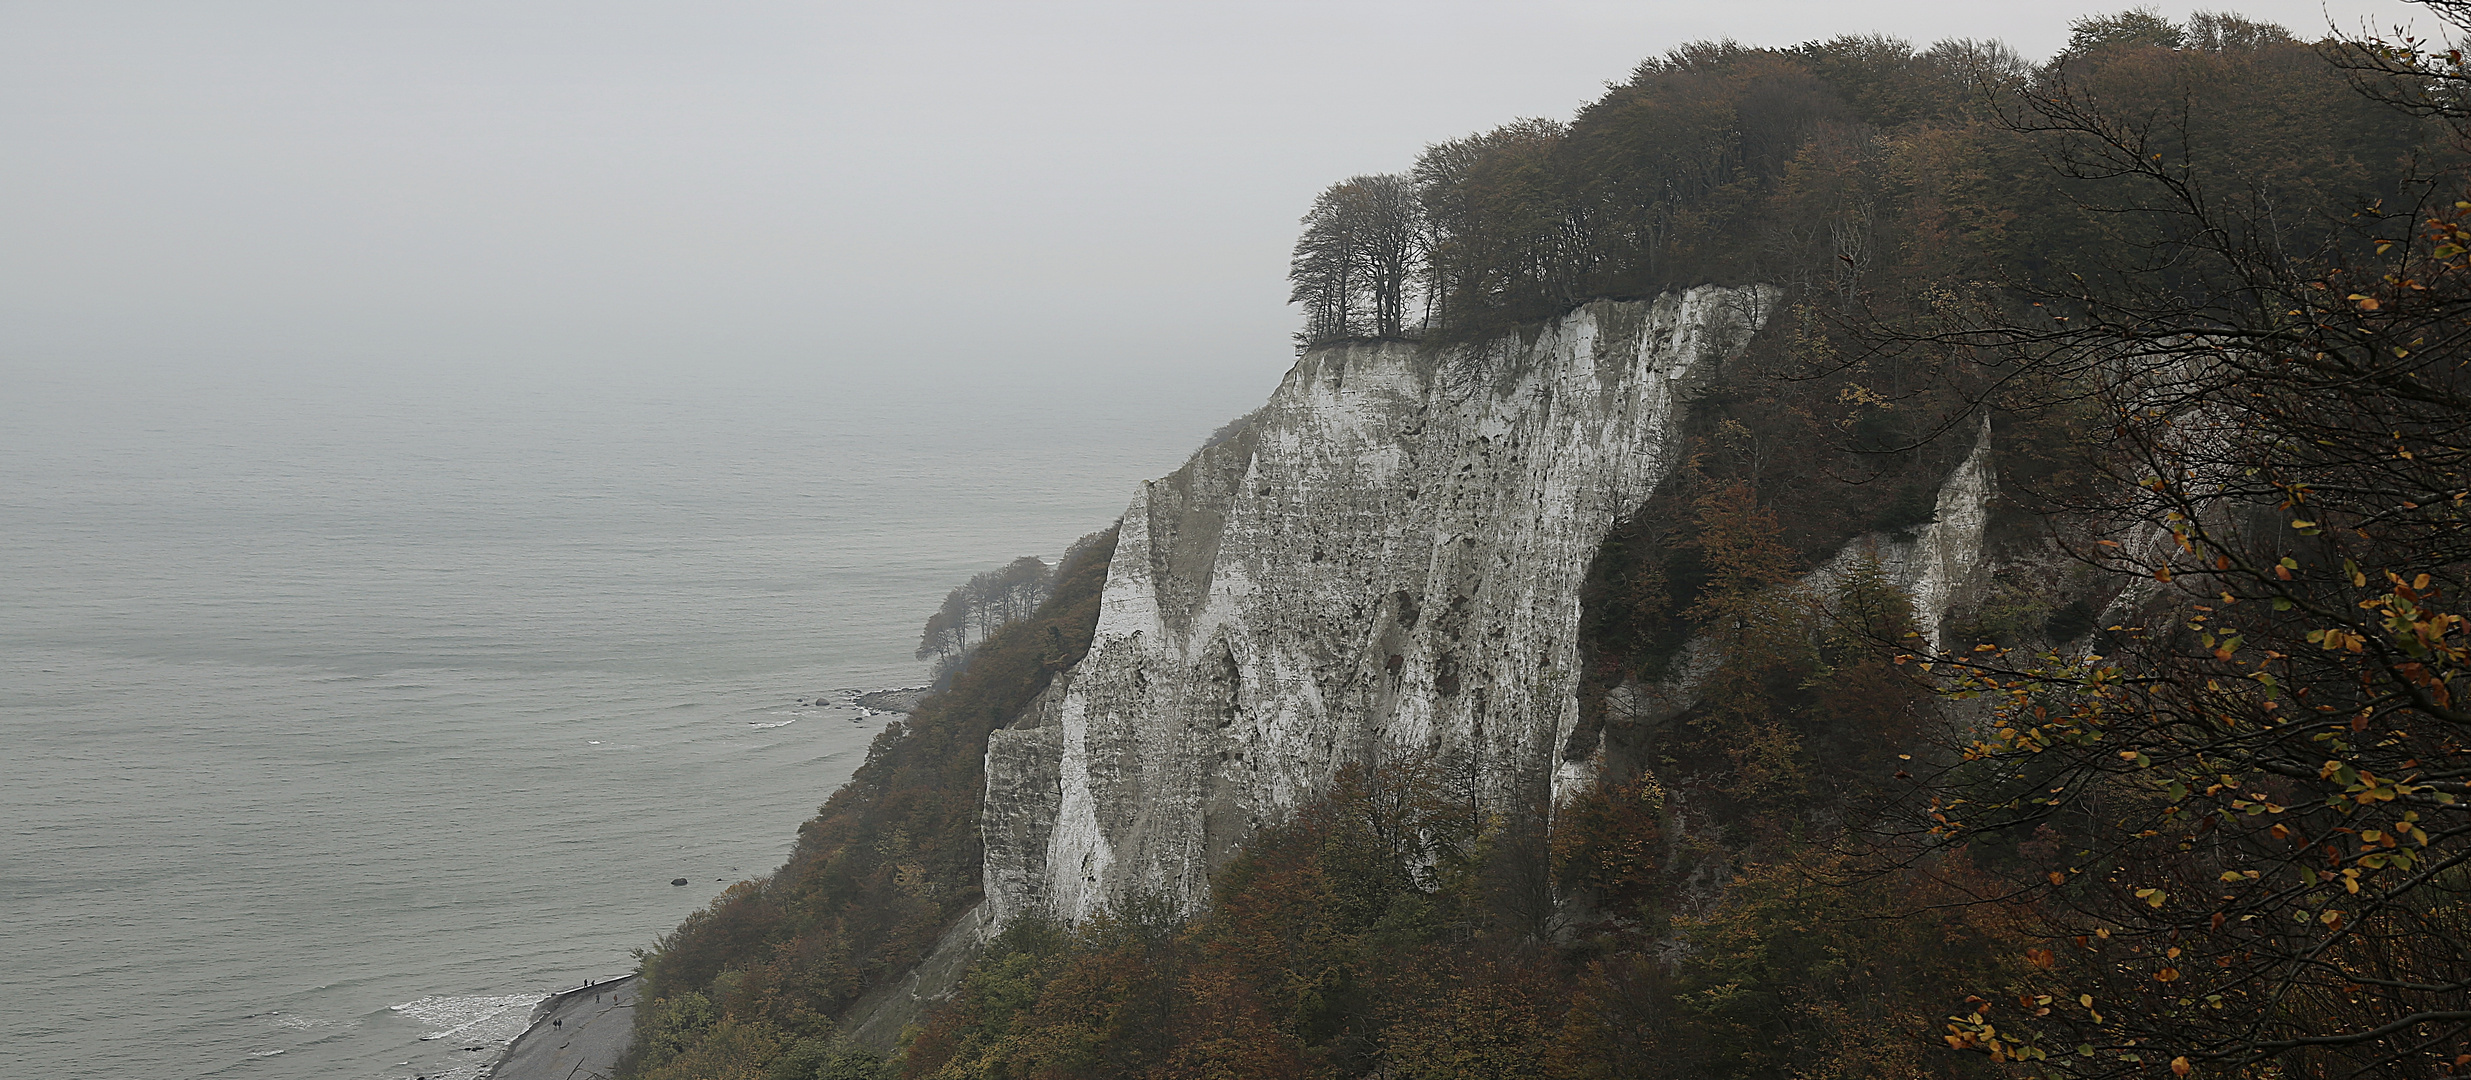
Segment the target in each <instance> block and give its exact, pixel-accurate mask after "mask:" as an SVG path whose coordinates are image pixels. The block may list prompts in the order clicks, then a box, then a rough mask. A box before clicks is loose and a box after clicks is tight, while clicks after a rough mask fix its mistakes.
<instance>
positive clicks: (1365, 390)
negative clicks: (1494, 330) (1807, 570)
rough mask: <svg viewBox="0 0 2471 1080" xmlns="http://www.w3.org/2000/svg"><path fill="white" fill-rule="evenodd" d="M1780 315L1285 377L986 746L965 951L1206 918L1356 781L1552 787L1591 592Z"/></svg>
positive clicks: (1622, 320) (1748, 314)
mask: <svg viewBox="0 0 2471 1080" xmlns="http://www.w3.org/2000/svg"><path fill="white" fill-rule="evenodd" d="M1772 302H1773V294H1772V293H1770V292H1768V291H1766V290H1762V289H1756V288H1742V289H1729V288H1717V287H1704V288H1699V289H1694V290H1691V291H1690V292H1689V293H1687V294H1683V295H1680V296H1666V297H1663V298H1660V299H1658V300H1655V301H1653V302H1602V303H1597V304H1592V305H1589V306H1587V307H1585V308H1582V309H1580V310H1578V311H1576V312H1573V313H1572V314H1570V315H1568V316H1565V317H1563V318H1561V319H1559V320H1556V321H1555V322H1553V323H1551V324H1548V325H1547V326H1545V327H1544V328H1543V329H1542V330H1541V331H1540V332H1538V333H1537V334H1536V336H1534V337H1533V338H1532V339H1530V338H1517V337H1514V338H1511V339H1509V340H1507V341H1503V342H1496V343H1494V344H1492V345H1489V346H1486V347H1483V348H1476V349H1458V350H1432V349H1425V348H1421V347H1418V346H1413V345H1408V344H1399V343H1380V344H1361V345H1345V346H1330V347H1324V348H1321V349H1317V350H1314V351H1312V352H1310V353H1308V354H1306V355H1305V356H1304V357H1303V358H1302V359H1301V360H1300V361H1299V362H1298V363H1297V365H1296V367H1295V369H1294V370H1293V371H1292V372H1290V373H1289V374H1288V376H1287V379H1286V381H1285V382H1284V383H1283V384H1282V385H1280V387H1279V388H1278V390H1277V392H1276V393H1275V394H1273V395H1272V396H1271V398H1270V401H1269V404H1268V405H1267V406H1265V407H1264V408H1263V409H1262V410H1261V412H1260V413H1258V414H1257V415H1256V416H1255V417H1254V418H1253V422H1252V423H1251V425H1250V426H1249V429H1248V430H1246V431H1245V432H1244V433H1243V434H1241V435H1239V436H1238V437H1236V438H1234V439H1231V440H1229V441H1228V442H1225V443H1222V444H1220V445H1217V446H1214V447H1211V448H1209V449H1206V450H1204V451H1202V452H1201V453H1199V454H1197V455H1195V456H1194V458H1193V460H1192V461H1191V462H1189V463H1187V464H1186V465H1185V467H1184V468H1183V469H1181V470H1179V471H1178V472H1176V473H1175V474H1174V475H1172V476H1169V477H1167V478H1165V479H1163V480H1157V481H1152V482H1150V483H1148V484H1145V485H1144V486H1143V488H1142V490H1141V492H1140V493H1139V494H1138V495H1136V496H1135V497H1134V499H1133V502H1132V505H1131V507H1130V508H1129V509H1128V510H1127V511H1126V513H1125V517H1124V528H1123V533H1122V534H1121V537H1120V539H1119V541H1118V545H1117V548H1116V553H1115V560H1114V563H1113V566H1112V568H1111V569H1110V571H1109V576H1108V580H1107V586H1106V592H1105V595H1104V599H1103V601H1102V606H1101V609H1100V614H1099V619H1098V629H1097V638H1096V641H1095V642H1094V643H1093V645H1092V646H1091V649H1090V653H1089V655H1088V656H1087V657H1086V658H1085V659H1083V660H1082V661H1081V663H1080V664H1078V665H1076V666H1075V667H1074V668H1073V669H1072V670H1071V671H1069V672H1067V673H1065V674H1064V675H1062V676H1061V677H1059V678H1058V679H1057V680H1056V682H1055V684H1054V685H1053V686H1052V687H1051V688H1050V689H1049V690H1048V692H1047V694H1046V696H1045V697H1043V698H1042V699H1041V700H1040V702H1039V703H1038V705H1037V706H1036V707H1034V708H1033V709H1032V710H1031V711H1030V713H1029V714H1028V715H1026V716H1025V717H1023V718H1022V720H1021V721H1019V722H1018V723H1016V725H1015V726H1014V727H1013V728H1011V729H1008V730H1004V731H998V732H995V733H994V735H993V737H992V738H991V739H990V740H989V743H988V748H987V792H986V800H987V801H986V806H985V813H984V815H983V818H982V821H983V829H984V834H985V839H986V887H987V908H988V910H987V911H986V912H985V913H984V915H985V917H986V923H987V924H988V925H1002V924H1003V923H1005V922H1007V921H1009V920H1010V919H1012V918H1013V917H1015V916H1017V915H1019V914H1022V913H1024V912H1029V911H1046V912H1050V913H1052V914H1054V915H1056V916H1058V917H1061V918H1063V919H1066V920H1068V921H1077V920H1079V919H1081V918H1084V917H1086V916H1088V915H1090V914H1091V913H1093V912H1095V911H1097V910H1099V909H1101V908H1103V907H1104V906H1105V905H1106V904H1107V903H1108V902H1110V901H1112V900H1114V899H1116V898H1118V897H1121V896H1123V895H1124V894H1126V893H1127V892H1129V891H1131V890H1136V889H1139V890H1147V891H1151V892H1163V893H1165V894H1167V895H1168V896H1170V897H1172V898H1174V899H1176V900H1179V901H1181V902H1182V903H1183V904H1185V905H1187V906H1193V905H1197V904H1198V903H1199V902H1201V900H1203V899H1204V897H1205V891H1206V889H1207V885H1208V879H1209V873H1210V871H1211V870H1212V869H1214V868H1215V867H1216V866H1218V865H1219V864H1220V863H1222V862H1223V861H1224V860H1225V859H1226V857H1227V856H1229V855H1230V854H1232V853H1233V852H1234V850H1235V849H1236V847H1237V845H1238V844H1240V843H1241V842H1242V841H1243V839H1244V838H1245V837H1246V836H1248V835H1250V834H1251V832H1252V831H1253V830H1254V829H1255V828H1257V827H1259V826H1262V825H1264V824H1267V823H1269V822H1272V821H1275V820H1278V819H1279V818H1280V817H1282V816H1283V815H1284V814H1285V813H1286V812H1287V811H1288V810H1289V809H1290V808H1292V807H1293V806H1295V805H1296V804H1297V803H1299V802H1301V801H1303V800H1305V799H1307V798H1309V797H1311V796H1312V795H1313V794H1315V793H1316V792H1318V791H1320V790H1322V789H1323V788H1324V787H1325V786H1326V785H1327V783H1328V782H1329V781H1330V780H1331V778H1332V777H1333V776H1334V775H1335V773H1336V772H1337V771H1338V769H1339V767H1340V766H1341V765H1342V764H1344V763H1346V762H1348V761H1351V760H1352V761H1362V762H1367V763H1373V764H1378V763H1379V762H1380V761H1382V760H1384V759H1385V757H1388V756H1390V755H1395V754H1398V753H1402V752H1417V751H1424V750H1433V749H1437V750H1440V751H1442V752H1444V753H1446V754H1451V755H1460V754H1472V755H1474V757H1475V759H1476V760H1477V762H1479V764H1480V768H1481V774H1482V775H1483V776H1484V777H1485V778H1486V783H1487V784H1489V785H1490V786H1491V787H1492V788H1493V789H1494V791H1495V792H1496V793H1497V794H1506V793H1508V792H1509V791H1511V790H1513V789H1519V788H1524V789H1526V790H1533V788H1532V784H1533V783H1535V782H1537V781H1539V780H1541V779H1544V778H1548V777H1552V776H1553V775H1554V773H1555V772H1556V770H1555V769H1554V761H1553V752H1554V750H1555V748H1557V747H1558V746H1560V745H1561V742H1562V740H1564V739H1565V738H1567V736H1568V734H1569V732H1570V729H1571V727H1572V726H1573V725H1574V724H1575V723H1576V721H1577V716H1578V704H1577V698H1576V689H1577V685H1578V662H1579V661H1578V626H1579V599H1578V596H1579V586H1580V583H1581V580H1582V579H1583V577H1584V576H1585V574H1586V572H1587V566H1588V562H1589V560H1590V559H1591V558H1592V557H1593V556H1594V555H1595V553H1596V549H1597V547H1598V545H1599V544H1600V543H1601V542H1602V541H1603V539H1604V535H1605V533H1606V531H1607V530H1608V529H1610V528H1611V526H1612V525H1613V523H1614V521H1615V520H1616V519H1617V518H1620V517H1622V516H1624V515H1626V514H1628V513H1631V512H1632V511H1634V510H1636V509H1637V508H1638V507H1639V506H1640V504H1641V503H1642V502H1643V501H1645V499H1646V498H1647V496H1648V495H1649V493H1650V492H1652V491H1653V490H1654V489H1655V486H1656V485H1657V483H1658V482H1659V481H1661V480H1662V479H1663V478H1664V477H1665V476H1666V475H1668V474H1669V473H1670V472H1671V470H1672V468H1673V466H1674V464H1675V462H1674V461H1673V460H1672V458H1673V451H1674V448H1675V444H1676V441H1677V440H1676V433H1677V430H1678V427H1679V423H1678V421H1679V419H1680V410H1681V407H1682V404H1683V402H1682V398H1683V394H1684V391H1685V390H1686V388H1687V387H1689V386H1690V385H1691V384H1692V383H1693V382H1695V381H1699V380H1704V379H1706V378H1709V377H1712V375H1713V374H1714V373H1715V372H1716V370H1717V369H1718V368H1720V367H1721V365H1722V364H1723V363H1724V361H1725V360H1726V359H1727V358H1728V357H1730V356H1732V355H1734V354H1736V353H1738V352H1739V350H1740V349H1741V347H1742V346H1743V345H1744V344H1745V343H1746V342H1747V341H1748V339H1749V336H1750V334H1751V333H1753V332H1754V331H1755V330H1756V329H1757V328H1758V327H1759V325H1760V324H1761V323H1762V322H1763V321H1764V319H1765V317H1766V313H1767V307H1768V305H1769V304H1770V303H1772Z"/></svg>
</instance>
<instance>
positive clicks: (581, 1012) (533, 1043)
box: [480, 971, 640, 1080]
mask: <svg viewBox="0 0 2471 1080" xmlns="http://www.w3.org/2000/svg"><path fill="white" fill-rule="evenodd" d="M639 983H640V975H639V973H637V972H631V971H630V972H628V973H626V974H624V975H619V976H616V977H614V978H608V979H597V980H593V981H589V982H586V983H584V984H583V985H582V986H578V987H575V988H574V989H571V990H561V991H558V992H557V993H554V994H551V995H549V996H548V997H546V998H543V999H542V1000H541V1003H540V1004H538V1005H535V1006H533V1008H532V1020H531V1022H530V1023H529V1024H527V1025H526V1026H525V1027H524V1029H523V1034H521V1035H517V1036H515V1038H514V1039H513V1040H512V1041H510V1042H508V1043H507V1044H506V1049H504V1050H502V1051H499V1053H498V1059H497V1060H496V1061H493V1062H491V1063H489V1067H488V1068H485V1069H482V1070H481V1072H480V1077H482V1078H486V1080H550V1078H555V1080H607V1078H608V1077H609V1075H610V1074H611V1073H612V1072H613V1071H614V1070H615V1069H616V1068H617V1065H618V1058H619V1057H620V1056H621V1055H624V1054H625V1053H626V1047H627V1043H628V1042H629V1041H630V1040H631V1039H632V1038H633V1037H634V1033H635V991H636V988H637V986H638V985H639Z"/></svg>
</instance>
